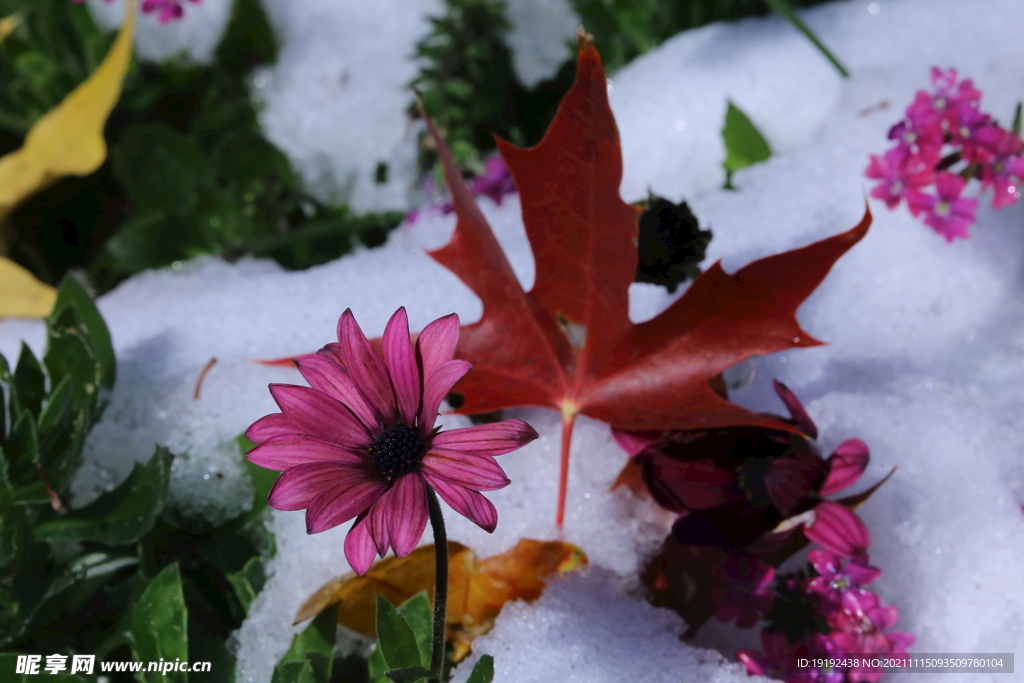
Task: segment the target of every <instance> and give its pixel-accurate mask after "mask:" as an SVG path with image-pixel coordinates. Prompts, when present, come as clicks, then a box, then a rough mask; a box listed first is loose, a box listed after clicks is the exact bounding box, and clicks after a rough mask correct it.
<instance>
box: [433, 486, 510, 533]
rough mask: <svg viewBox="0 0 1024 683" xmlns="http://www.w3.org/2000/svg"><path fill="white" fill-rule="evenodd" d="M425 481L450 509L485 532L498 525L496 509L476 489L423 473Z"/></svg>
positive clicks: (492, 529) (489, 531)
mask: <svg viewBox="0 0 1024 683" xmlns="http://www.w3.org/2000/svg"><path fill="white" fill-rule="evenodd" d="M424 477H425V478H426V480H427V483H428V484H430V486H431V487H433V489H434V490H435V491H437V495H439V496H441V498H442V499H443V500H444V502H446V503H448V505H449V506H450V507H451V509H452V510H455V511H456V512H458V513H459V514H460V515H462V516H463V517H465V518H466V519H468V520H469V521H471V522H473V523H474V524H476V525H477V526H479V527H480V528H481V529H483V530H484V531H486V532H487V533H491V532H492V531H494V528H495V527H496V526H498V511H497V510H496V509H495V508H494V505H493V504H492V503H491V501H489V500H487V499H486V498H484V497H483V495H482V494H480V493H477V492H476V491H470V490H469V489H465V488H463V487H461V486H457V485H456V484H449V483H448V482H447V481H445V480H444V479H439V478H437V477H433V476H431V475H429V474H426V473H424Z"/></svg>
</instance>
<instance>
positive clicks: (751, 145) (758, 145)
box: [722, 102, 772, 188]
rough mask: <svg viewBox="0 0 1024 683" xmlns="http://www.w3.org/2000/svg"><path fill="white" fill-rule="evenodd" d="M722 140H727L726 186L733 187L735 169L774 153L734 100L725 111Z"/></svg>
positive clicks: (752, 163)
mask: <svg viewBox="0 0 1024 683" xmlns="http://www.w3.org/2000/svg"><path fill="white" fill-rule="evenodd" d="M722 140H723V141H724V142H725V161H724V162H723V165H724V166H725V172H726V187H729V188H731V187H732V184H731V178H732V174H733V173H734V172H735V171H738V170H740V169H741V168H746V167H747V166H752V165H754V164H756V163H758V162H761V161H764V160H766V159H767V158H768V157H770V156H771V155H772V150H771V148H770V147H769V146H768V142H767V141H766V140H765V139H764V136H763V135H761V132H760V131H759V130H757V128H755V127H754V124H753V123H751V121H750V119H749V118H748V117H747V115H746V114H744V113H743V112H742V111H741V110H740V109H739V108H737V107H736V105H734V104H733V103H732V102H729V109H728V110H727V111H726V113H725V127H724V128H723V129H722Z"/></svg>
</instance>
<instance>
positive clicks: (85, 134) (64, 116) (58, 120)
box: [0, 0, 135, 220]
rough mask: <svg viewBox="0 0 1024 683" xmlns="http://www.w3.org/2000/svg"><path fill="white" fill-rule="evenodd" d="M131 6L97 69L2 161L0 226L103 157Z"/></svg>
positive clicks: (126, 52) (128, 48) (127, 50)
mask: <svg viewBox="0 0 1024 683" xmlns="http://www.w3.org/2000/svg"><path fill="white" fill-rule="evenodd" d="M134 26H135V2H134V0H133V1H131V2H129V3H128V8H127V11H126V15H125V19H124V25H122V26H121V30H120V31H119V32H118V34H117V38H116V39H115V40H114V44H113V46H112V47H111V48H110V52H108V53H107V56H106V57H105V58H104V59H103V62H102V63H101V64H100V66H99V68H97V69H96V71H95V72H94V73H93V74H92V75H91V76H89V78H87V79H86V80H85V82H84V83H82V84H81V85H79V86H78V87H77V88H75V89H74V90H73V91H72V92H71V93H70V94H69V95H68V96H67V97H65V98H64V101H63V102H61V103H60V104H59V105H57V107H56V108H54V109H53V110H52V111H49V112H47V113H46V114H45V115H44V116H43V117H42V118H41V119H39V120H38V121H37V122H36V123H35V125H34V126H32V129H31V130H29V132H28V135H27V136H26V137H25V144H23V145H22V146H21V147H20V148H19V149H17V150H15V151H14V152H11V153H10V154H8V155H6V156H4V157H3V158H0V220H2V219H4V218H6V217H7V216H8V215H10V213H11V211H13V210H14V208H15V207H16V206H17V205H18V204H19V203H21V202H22V201H24V200H25V199H26V198H27V197H29V196H30V195H32V194H34V193H36V192H38V191H39V190H41V189H43V188H44V187H47V186H48V185H50V184H51V183H53V182H55V181H56V180H58V179H60V178H62V177H63V176H67V175H88V174H90V173H92V172H93V171H95V170H96V169H97V168H99V167H100V165H101V164H102V163H103V160H104V159H106V157H107V145H106V142H104V140H103V127H104V126H105V125H106V122H107V117H108V116H110V112H111V110H113V108H114V105H115V104H117V100H118V98H119V97H120V96H121V84H122V82H123V81H124V76H125V72H127V70H128V63H129V61H130V60H131V55H132V32H133V28H134Z"/></svg>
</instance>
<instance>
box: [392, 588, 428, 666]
mask: <svg viewBox="0 0 1024 683" xmlns="http://www.w3.org/2000/svg"><path fill="white" fill-rule="evenodd" d="M398 613H399V614H401V615H402V616H403V617H404V618H405V622H406V623H407V624H409V628H411V629H412V633H413V635H414V636H416V646H417V647H419V650H420V663H421V664H423V666H430V655H431V650H432V649H433V642H432V640H433V635H434V610H433V608H432V607H431V606H430V598H428V597H427V594H426V592H425V591H421V592H419V593H417V594H416V595H414V596H412V597H411V598H409V599H408V600H406V601H405V602H404V603H403V604H402V606H401V607H399V608H398Z"/></svg>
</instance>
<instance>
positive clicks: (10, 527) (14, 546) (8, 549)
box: [0, 455, 26, 570]
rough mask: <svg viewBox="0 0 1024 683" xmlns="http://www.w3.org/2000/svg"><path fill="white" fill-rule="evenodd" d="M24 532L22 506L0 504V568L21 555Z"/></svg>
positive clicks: (24, 522)
mask: <svg viewBox="0 0 1024 683" xmlns="http://www.w3.org/2000/svg"><path fill="white" fill-rule="evenodd" d="M0 457H2V455H0ZM25 534H26V521H25V510H24V508H22V507H19V506H15V505H3V506H0V570H2V569H3V568H4V567H6V566H7V565H8V564H9V563H10V562H12V561H14V560H16V559H17V558H18V557H19V556H20V555H21V553H22V548H23V546H24V543H25Z"/></svg>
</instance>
